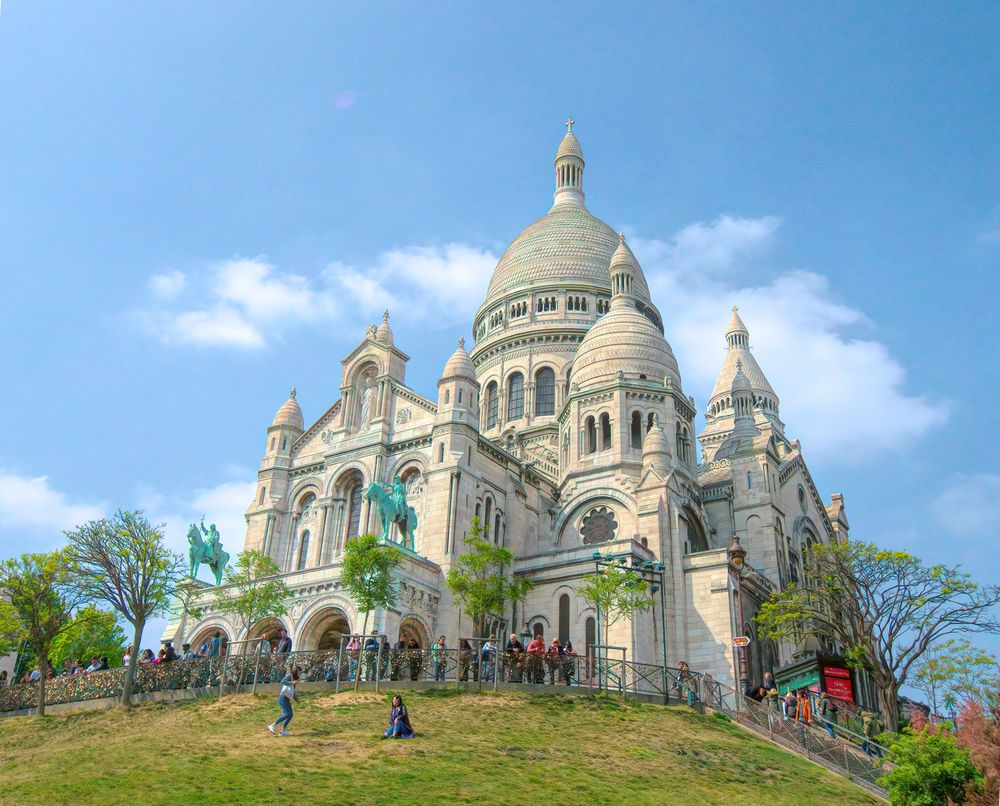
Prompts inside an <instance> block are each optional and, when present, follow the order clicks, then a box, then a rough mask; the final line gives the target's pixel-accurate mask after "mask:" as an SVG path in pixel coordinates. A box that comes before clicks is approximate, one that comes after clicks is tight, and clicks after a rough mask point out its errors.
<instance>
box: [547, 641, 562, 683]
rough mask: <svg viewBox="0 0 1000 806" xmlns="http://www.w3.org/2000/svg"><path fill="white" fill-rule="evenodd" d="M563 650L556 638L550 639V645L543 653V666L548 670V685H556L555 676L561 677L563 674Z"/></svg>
mask: <svg viewBox="0 0 1000 806" xmlns="http://www.w3.org/2000/svg"><path fill="white" fill-rule="evenodd" d="M563 659H564V654H563V648H562V644H561V643H560V642H559V639H558V638H553V639H552V645H551V646H550V647H549V648H548V651H547V652H546V653H545V665H546V667H547V668H548V670H549V685H550V686H554V685H555V684H556V675H557V674H558V675H559V676H560V677H562V672H563Z"/></svg>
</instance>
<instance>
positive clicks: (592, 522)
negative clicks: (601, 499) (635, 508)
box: [580, 507, 618, 544]
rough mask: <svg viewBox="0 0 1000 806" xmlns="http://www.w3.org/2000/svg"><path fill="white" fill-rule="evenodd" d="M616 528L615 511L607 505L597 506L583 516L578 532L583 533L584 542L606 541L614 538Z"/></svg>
mask: <svg viewBox="0 0 1000 806" xmlns="http://www.w3.org/2000/svg"><path fill="white" fill-rule="evenodd" d="M617 529H618V521H616V520H615V513H614V512H612V511H611V510H610V509H608V508H607V507H598V508H597V509H592V510H590V512H588V513H587V514H586V515H585V516H584V518H583V523H582V524H581V526H580V534H581V535H583V542H584V543H585V544H590V543H606V542H607V541H608V540H614V539H615V531H616V530H617Z"/></svg>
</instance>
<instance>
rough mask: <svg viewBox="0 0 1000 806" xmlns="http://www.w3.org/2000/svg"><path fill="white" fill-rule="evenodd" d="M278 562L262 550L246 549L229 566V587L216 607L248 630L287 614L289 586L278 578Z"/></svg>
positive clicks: (241, 632) (227, 578) (227, 579)
mask: <svg viewBox="0 0 1000 806" xmlns="http://www.w3.org/2000/svg"><path fill="white" fill-rule="evenodd" d="M280 572H281V569H280V568H279V567H278V564H277V563H276V562H274V560H272V559H271V558H270V557H268V556H266V555H264V554H261V553H260V552H259V551H244V552H243V553H242V554H240V556H239V558H237V560H236V563H235V565H231V566H229V567H228V568H226V579H225V588H224V591H223V593H222V595H221V596H220V597H219V599H218V601H217V602H216V608H217V609H218V610H219V611H220V612H222V613H226V614H228V615H230V616H232V617H233V620H234V621H235V622H236V623H237V625H238V626H239V627H240V634H243V633H245V632H246V631H247V630H249V629H250V628H251V627H253V626H254V625H255V624H257V622H259V621H261V620H262V619H266V618H277V617H278V616H282V615H284V613H285V601H286V600H287V598H288V586H287V585H286V584H285V581H284V580H283V579H280V578H278V577H277V575H278V574H279V573H280Z"/></svg>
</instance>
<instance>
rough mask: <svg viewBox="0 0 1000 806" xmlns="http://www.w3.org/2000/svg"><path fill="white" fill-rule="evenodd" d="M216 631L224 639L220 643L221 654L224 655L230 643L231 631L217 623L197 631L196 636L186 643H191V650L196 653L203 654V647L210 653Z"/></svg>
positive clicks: (205, 651) (206, 652)
mask: <svg viewBox="0 0 1000 806" xmlns="http://www.w3.org/2000/svg"><path fill="white" fill-rule="evenodd" d="M216 633H219V637H220V638H221V639H222V641H221V642H220V644H219V656H220V657H221V656H224V655H225V654H226V647H227V646H228V645H229V633H227V632H226V631H225V630H224V629H223V628H222V627H219V626H217V625H216V626H208V627H202V628H201V629H200V630H199V631H198V632H196V633H195V635H194V638H192V639H191V640H190V641H188V642H186V643H190V644H191V651H192V652H194V653H195V654H196V655H198V654H201V652H202V650H203V649H204V653H205V654H206V655H208V654H209V653H210V652H211V651H212V640H213V639H214V638H215V634H216Z"/></svg>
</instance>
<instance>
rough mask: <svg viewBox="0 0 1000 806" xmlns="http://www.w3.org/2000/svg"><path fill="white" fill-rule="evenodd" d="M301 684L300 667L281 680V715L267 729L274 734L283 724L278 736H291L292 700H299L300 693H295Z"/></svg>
mask: <svg viewBox="0 0 1000 806" xmlns="http://www.w3.org/2000/svg"><path fill="white" fill-rule="evenodd" d="M298 684H299V667H298V666H296V667H295V668H294V669H292V673H291V674H286V675H285V677H284V679H283V680H282V681H281V691H280V692H278V705H280V706H281V716H279V717H278V718H277V719H276V720H274V722H272V723H271V724H270V725H268V726H267V729H268V730H269V731H270V732H271V734H272V735H274V731H275V729H276V728H277V727H278V725H281V731H280V733H278V734H277V735H278V736H290V735H291V734H290V733H289V732H288V723H289V722H291V721H292V700H295V701H296V702H298V699H299V695H298V694H296V693H295V687H296V686H297V685H298Z"/></svg>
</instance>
